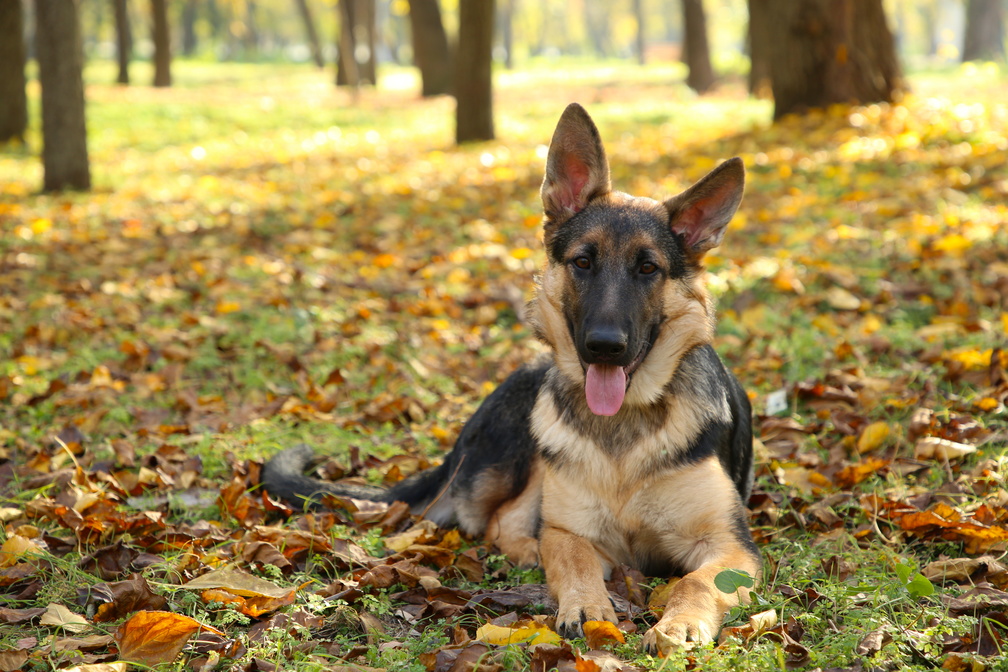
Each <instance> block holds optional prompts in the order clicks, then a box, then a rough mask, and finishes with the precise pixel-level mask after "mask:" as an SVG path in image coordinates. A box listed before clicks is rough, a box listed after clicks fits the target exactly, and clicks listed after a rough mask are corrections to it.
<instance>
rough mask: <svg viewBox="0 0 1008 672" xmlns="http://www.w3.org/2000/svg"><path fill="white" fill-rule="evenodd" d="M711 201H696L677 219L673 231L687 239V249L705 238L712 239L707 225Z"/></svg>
mask: <svg viewBox="0 0 1008 672" xmlns="http://www.w3.org/2000/svg"><path fill="white" fill-rule="evenodd" d="M709 200H710V199H702V200H698V201H694V202H693V203H691V204H690V206H689V207H688V208H687V209H686V210H684V211H683V212H682V213H681V214H680V215H679V217H678V218H677V219H676V222H675V224H674V225H673V226H672V230H673V231H675V232H676V233H681V234H683V236H684V237H685V238H686V247H693V246H694V245H696V244H697V243H699V242H700V241H702V240H704V239H705V238H708V237H710V234H711V232H710V227H709V226H708V225H707V222H706V220H707V208H706V207H705V206H706V205H707V204H708V201H709Z"/></svg>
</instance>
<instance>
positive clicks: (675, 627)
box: [641, 612, 721, 656]
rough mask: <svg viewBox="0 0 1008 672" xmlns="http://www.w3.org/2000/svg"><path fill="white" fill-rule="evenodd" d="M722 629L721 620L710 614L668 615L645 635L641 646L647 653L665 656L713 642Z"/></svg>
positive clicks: (684, 613) (683, 613)
mask: <svg viewBox="0 0 1008 672" xmlns="http://www.w3.org/2000/svg"><path fill="white" fill-rule="evenodd" d="M720 629H721V622H720V618H718V617H716V616H711V615H710V614H700V613H690V612H681V613H678V614H672V615H669V614H666V615H665V616H663V617H662V619H661V620H660V621H658V622H657V623H656V624H655V626H654V627H653V628H651V629H650V630H648V631H647V632H646V633H644V639H643V640H642V641H641V646H642V647H643V648H644V650H645V651H646V652H647V653H650V654H652V655H654V654H658V655H661V656H665V655H668V654H669V653H671V652H672V651H676V650H678V649H688V648H692V647H694V646H697V645H700V644H708V643H710V642H713V641H714V638H715V637H717V633H718V630H720Z"/></svg>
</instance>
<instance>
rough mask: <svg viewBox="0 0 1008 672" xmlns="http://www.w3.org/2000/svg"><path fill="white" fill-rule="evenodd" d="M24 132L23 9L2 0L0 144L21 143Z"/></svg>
mask: <svg viewBox="0 0 1008 672" xmlns="http://www.w3.org/2000/svg"><path fill="white" fill-rule="evenodd" d="M26 130H28V98H27V96H26V95H25V42H24V8H23V7H22V6H21V0H4V1H3V2H0V143H3V142H8V141H10V140H16V141H18V142H24V134H25V131H26Z"/></svg>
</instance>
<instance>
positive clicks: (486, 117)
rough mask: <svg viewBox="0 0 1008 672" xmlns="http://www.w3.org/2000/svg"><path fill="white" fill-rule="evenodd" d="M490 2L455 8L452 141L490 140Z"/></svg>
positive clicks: (469, 0) (468, 1) (477, 0)
mask: <svg viewBox="0 0 1008 672" xmlns="http://www.w3.org/2000/svg"><path fill="white" fill-rule="evenodd" d="M493 22H494V0H463V1H462V2H461V3H460V6H459V45H458V61H457V63H458V68H457V69H456V72H455V99H456V101H457V106H456V108H455V140H456V142H458V143H459V144H462V143H464V142H471V141H476V140H493V137H494V129H493V90H492V89H493V87H492V78H491V74H492V67H491V65H492V55H493Z"/></svg>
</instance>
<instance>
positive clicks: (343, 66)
mask: <svg viewBox="0 0 1008 672" xmlns="http://www.w3.org/2000/svg"><path fill="white" fill-rule="evenodd" d="M355 5H356V1H355V0H339V2H338V3H337V5H336V14H337V16H338V17H339V44H338V45H337V53H336V86H353V87H357V86H360V69H359V68H358V67H357V58H356V57H355V55H354V54H355V53H356V50H357V43H356V38H355V35H356V32H355V31H354V26H355V25H356V21H355V19H356V14H357V11H356V7H355Z"/></svg>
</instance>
